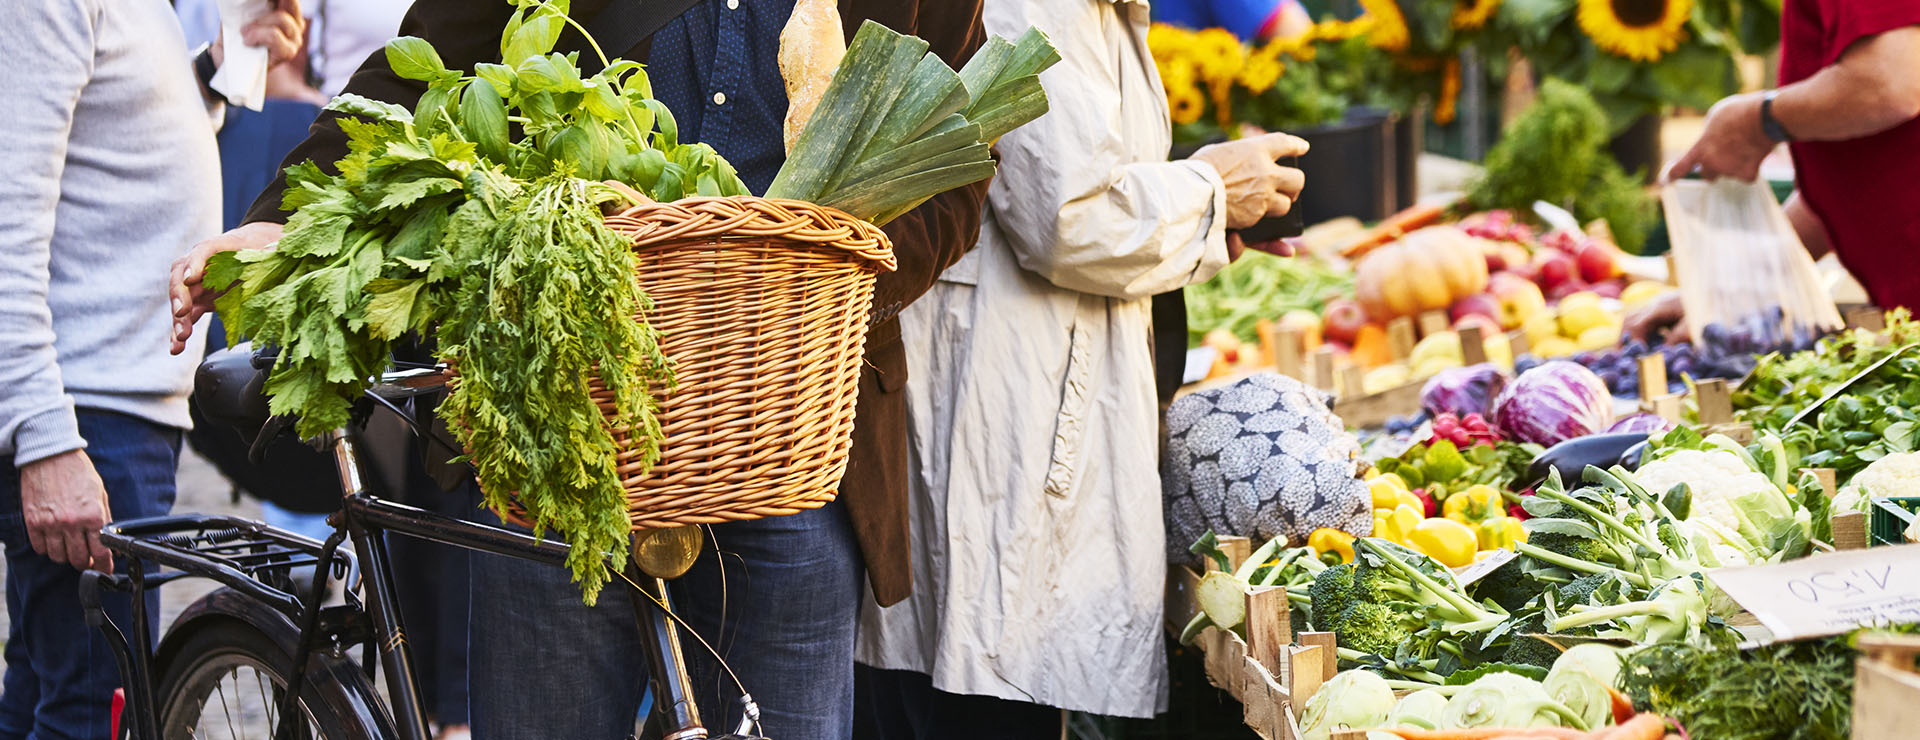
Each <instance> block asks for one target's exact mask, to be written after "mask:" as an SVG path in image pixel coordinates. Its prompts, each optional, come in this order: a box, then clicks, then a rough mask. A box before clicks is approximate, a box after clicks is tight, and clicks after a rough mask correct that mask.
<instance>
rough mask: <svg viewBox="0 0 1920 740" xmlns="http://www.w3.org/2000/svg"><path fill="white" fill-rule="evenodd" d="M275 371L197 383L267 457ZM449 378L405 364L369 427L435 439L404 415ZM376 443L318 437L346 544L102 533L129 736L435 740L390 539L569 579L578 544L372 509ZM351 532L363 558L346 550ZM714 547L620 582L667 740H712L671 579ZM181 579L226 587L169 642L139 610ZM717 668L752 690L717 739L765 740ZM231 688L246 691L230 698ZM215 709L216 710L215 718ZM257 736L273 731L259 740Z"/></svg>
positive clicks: (671, 537) (255, 356)
mask: <svg viewBox="0 0 1920 740" xmlns="http://www.w3.org/2000/svg"><path fill="white" fill-rule="evenodd" d="M272 363H273V357H272V354H271V353H268V352H253V351H251V350H249V349H247V347H246V345H240V346H238V347H235V348H232V349H228V350H223V351H221V352H218V353H215V354H213V355H210V356H209V357H208V359H207V360H206V362H204V363H202V365H201V368H200V371H199V373H198V375H197V377H196V383H195V391H194V393H195V397H196V400H198V401H199V402H200V404H201V405H202V408H204V409H205V410H206V412H207V414H208V416H209V417H210V418H212V419H214V420H215V421H217V422H221V423H228V424H232V425H234V426H236V427H238V428H240V429H242V430H243V431H245V430H249V429H258V430H260V431H259V434H258V435H256V436H255V437H254V438H253V442H252V445H253V446H252V450H253V454H254V455H255V459H256V460H257V459H258V455H259V454H260V453H261V452H262V451H263V450H264V449H265V447H266V444H267V443H268V442H270V441H271V440H272V439H273V438H275V437H277V436H278V435H280V434H283V433H285V432H286V430H287V429H288V428H289V427H290V426H291V424H290V422H289V420H288V419H285V418H279V417H270V415H269V414H268V412H267V410H266V399H265V396H264V395H263V394H262V393H261V392H260V388H261V385H262V383H263V382H264V380H265V376H266V374H267V370H268V369H269V368H271V366H272ZM444 381H445V372H444V368H443V367H440V366H433V365H419V364H412V365H408V364H402V363H396V369H395V370H394V371H391V372H389V373H387V374H386V375H384V376H383V377H382V378H381V382H380V383H379V384H377V385H375V386H374V387H373V388H371V389H369V390H368V392H367V393H366V394H365V396H364V399H363V401H362V404H361V406H360V407H358V408H356V413H355V418H356V419H359V420H362V422H364V420H365V419H366V418H367V416H368V415H370V414H371V413H374V412H376V410H384V411H390V412H392V413H395V414H399V416H400V419H401V421H402V422H404V423H405V424H406V425H407V426H408V428H410V429H411V430H412V431H413V433H414V434H423V433H424V432H423V430H422V429H421V427H420V426H419V424H418V422H417V421H416V420H415V419H414V418H413V414H412V413H410V412H409V411H407V410H405V409H403V408H402V404H403V403H406V402H408V401H410V400H411V399H414V398H416V397H418V396H422V395H425V394H428V393H435V392H438V391H439V390H440V389H441V388H443V387H444V385H445V382H444ZM363 429H364V423H361V424H358V425H349V426H348V427H346V428H341V429H336V430H334V431H332V432H330V433H328V434H326V435H324V436H323V437H322V438H321V439H320V440H318V442H319V444H321V445H323V446H324V447H325V449H328V450H331V452H332V455H333V458H334V462H335V467H336V468H337V469H338V471H339V475H340V485H341V490H342V491H343V492H344V493H345V496H344V498H343V500H342V506H341V508H340V509H339V510H338V511H336V512H335V513H334V514H333V515H331V516H330V517H329V519H328V522H329V523H330V524H332V525H333V526H334V533H333V534H332V535H331V536H330V537H328V538H327V540H326V541H325V542H316V541H314V540H312V539H310V538H307V537H303V536H301V535H297V534H294V533H291V532H287V531H284V530H280V529H275V528H274V527H271V526H268V525H266V524H264V523H261V522H257V521H252V520H248V519H244V518H240V517H233V516H212V515H201V514H185V515H175V516H166V517H155V518H148V519H139V520H131V521H125V522H118V523H114V524H111V525H108V526H107V527H106V528H105V529H103V530H102V532H101V540H102V541H103V543H104V544H105V545H106V547H107V548H108V549H110V550H112V551H113V552H114V554H115V556H116V557H115V559H116V561H117V562H118V563H119V564H120V566H119V567H118V568H116V572H115V573H114V574H111V575H109V574H105V573H101V572H99V571H88V572H86V573H85V574H83V576H82V579H81V603H82V606H83V607H84V609H85V612H86V615H87V617H86V618H87V621H88V623H89V624H90V625H91V626H94V627H96V628H98V629H100V630H102V631H103V632H104V633H105V634H106V635H107V641H108V643H109V644H110V645H111V646H112V647H113V650H114V653H115V659H116V661H118V663H119V667H120V673H121V676H122V679H123V681H122V683H123V685H124V686H125V687H126V700H127V701H126V705H125V709H124V711H123V713H122V715H121V718H122V721H121V723H120V724H121V727H120V731H119V735H118V737H119V738H123V739H125V738H130V739H131V740H185V739H186V738H203V737H228V738H242V737H261V738H274V739H275V740H316V739H324V740H430V738H431V736H430V735H429V734H428V729H427V719H426V716H425V711H424V709H423V708H422V707H421V704H420V700H419V686H418V683H417V680H416V677H415V673H414V668H413V662H412V659H411V657H410V653H409V650H408V647H407V644H406V630H405V625H404V624H402V619H401V615H400V611H399V607H398V605H397V602H396V601H395V594H394V585H393V580H392V574H391V572H390V570H389V557H388V553H387V542H386V539H385V535H386V534H387V533H396V534H401V535H405V536H410V537H415V538H419V539H422V540H425V541H428V542H435V543H440V544H445V545H452V546H456V547H461V548H466V549H469V550H476V551H482V552H488V553H493V554H497V555H504V556H508V557H515V558H521V559H525V560H532V561H536V562H541V563H546V564H549V565H552V566H554V567H563V564H564V562H565V560H566V557H567V552H568V549H569V548H568V546H567V545H566V544H564V543H560V542H555V541H552V540H547V539H541V538H535V537H532V536H529V535H527V534H523V533H520V532H516V531H512V530H508V529H503V528H500V527H493V526H488V525H485V524H477V523H473V522H467V521H462V520H459V519H455V518H452V517H448V516H444V515H441V514H436V513H433V512H428V511H423V510H421V509H417V508H414V507H411V506H406V505H403V504H399V503H395V502H392V501H387V500H383V499H381V498H379V497H377V496H375V495H372V494H371V493H370V492H369V491H368V490H367V486H366V485H365V484H364V483H363V481H362V464H361V462H360V449H361V448H360V445H359V442H360V436H361V435H360V433H359V432H360V430H363ZM349 536H351V538H352V545H353V546H352V548H351V549H348V548H346V547H344V546H343V545H344V544H345V542H346V540H347V538H348V537H349ZM702 546H703V543H702V539H701V536H700V530H699V529H698V528H696V527H680V528H677V529H665V530H650V531H647V532H642V533H638V534H636V542H635V543H634V547H633V548H632V549H633V553H634V556H633V557H631V558H629V559H628V561H627V562H626V563H624V564H622V567H620V568H617V569H615V572H617V573H620V574H622V575H623V576H625V578H624V579H620V578H616V579H615V580H616V581H621V580H624V581H625V582H626V584H627V585H628V586H630V587H632V588H633V589H634V590H635V591H636V592H638V593H639V594H641V595H644V596H645V597H646V598H644V599H641V598H634V599H632V600H631V601H632V602H633V604H634V618H635V620H636V622H637V623H638V625H639V626H640V628H641V630H642V634H643V635H646V636H647V638H646V639H645V640H643V642H644V644H645V647H646V654H647V663H648V671H649V674H650V676H649V678H650V681H651V684H650V687H651V690H652V691H653V696H654V715H653V716H652V718H651V719H652V721H653V722H655V723H657V724H656V725H655V726H656V727H658V728H660V730H661V731H660V738H661V740H695V739H696V738H707V737H708V734H707V730H706V728H705V727H704V726H703V725H702V724H701V721H700V712H699V709H698V707H697V706H695V704H694V701H693V698H692V696H693V694H692V691H691V688H690V683H691V680H690V679H689V677H688V674H687V669H686V665H685V662H684V660H683V657H682V654H681V643H680V636H679V633H680V630H681V629H686V630H687V633H688V634H690V635H693V636H694V638H695V640H696V641H697V642H698V643H699V644H700V645H702V646H703V647H705V648H706V650H708V651H709V652H713V649H712V647H711V646H709V645H706V643H705V641H704V640H700V639H699V636H698V635H697V634H694V633H693V631H692V630H691V628H688V627H687V626H686V624H685V622H683V621H681V620H680V618H679V617H678V616H677V615H675V614H674V612H673V606H672V601H671V598H670V597H669V595H668V592H667V588H666V583H667V581H668V580H670V579H672V578H675V577H678V576H679V575H681V574H683V573H685V572H686V570H687V569H688V568H689V567H691V566H692V564H693V560H694V558H695V557H697V556H698V554H699V553H700V550H701V548H702ZM609 565H610V566H611V565H612V564H609ZM150 567H151V568H152V570H151V571H150V570H149V568H150ZM307 568H312V576H311V581H310V582H309V584H308V585H309V588H307V589H305V590H304V591H303V590H302V589H300V588H299V587H298V586H299V584H298V583H296V571H300V570H304V569H307ZM184 578H206V579H210V580H212V581H214V582H217V583H219V584H220V585H221V588H219V589H217V590H215V591H214V592H212V593H210V594H208V595H207V596H206V597H204V598H201V599H199V600H198V601H195V602H194V603H193V604H191V605H189V606H188V607H187V608H186V609H185V610H184V611H183V612H182V613H181V614H180V616H179V617H178V618H176V619H175V621H174V623H173V625H172V626H171V627H170V628H168V629H167V630H166V633H165V635H164V636H163V637H161V638H160V640H159V641H158V643H157V644H156V643H155V642H154V639H153V638H154V635H153V634H151V632H152V630H151V629H150V627H149V624H150V622H149V616H150V615H149V614H148V613H147V609H146V603H145V599H144V598H143V597H144V595H145V594H146V592H147V591H148V590H149V589H157V588H159V587H161V586H163V585H165V584H167V583H171V582H173V581H176V580H180V579H184ZM332 582H337V583H339V584H341V585H342V586H343V587H342V588H341V589H340V591H341V592H342V600H343V602H344V603H340V604H334V605H330V606H329V605H325V604H324V601H325V598H324V597H325V595H326V594H328V593H329V588H328V586H329V584H330V583H332ZM103 591H115V592H120V593H125V594H128V595H129V596H130V597H131V601H132V604H133V615H132V620H131V621H132V624H131V625H128V627H129V628H130V632H131V634H130V635H129V630H124V629H122V628H121V626H120V625H117V624H114V623H113V621H112V620H110V619H108V618H107V615H106V613H105V612H104V610H102V608H101V606H100V597H101V594H102V593H103ZM303 593H304V594H309V596H303V595H302V594H303ZM354 646H359V647H360V648H361V657H360V660H359V661H357V662H356V661H355V660H354V659H353V658H352V656H351V654H350V651H351V649H352V648H353V647H354ZM376 651H377V652H378V656H377V660H376V656H375V653H376ZM713 654H714V658H715V660H720V656H719V654H718V653H717V652H714V653H713ZM720 665H721V667H722V668H723V670H724V672H725V673H726V674H727V675H728V676H731V677H732V678H733V683H734V685H735V687H737V688H739V692H740V698H739V706H740V708H741V710H742V719H741V721H740V722H739V725H738V726H737V727H736V728H734V731H733V732H732V733H731V734H727V735H721V736H717V737H714V738H711V740H765V738H761V737H759V735H758V734H757V732H758V726H759V708H758V706H757V705H756V704H755V703H754V702H753V698H752V697H751V696H750V695H749V694H747V692H746V690H745V687H744V686H743V685H741V684H740V682H739V679H738V677H737V676H733V674H732V671H731V669H727V668H726V664H725V661H724V660H721V663H720ZM296 667H299V668H300V670H295V668H296ZM376 670H377V671H378V673H379V674H380V675H382V676H384V678H385V679H386V691H385V693H384V695H383V694H382V693H381V692H379V691H376V689H375V677H376ZM228 687H232V689H233V691H232V693H233V694H234V695H235V696H234V697H233V698H231V699H230V697H229V695H228V694H229V692H228ZM248 692H252V693H248ZM242 694H246V695H245V696H242ZM216 699H217V700H218V704H219V710H220V711H219V714H215V713H214V711H213V703H214V701H215V700H216ZM243 699H244V700H246V701H245V702H242V701H241V700H243ZM255 699H257V700H258V701H257V703H253V700H255ZM236 703H238V704H239V706H238V707H236V706H234V705H235V704H236ZM220 721H224V722H225V727H224V729H222V728H220V725H219V724H218V723H219V722H220ZM255 727H264V729H262V730H259V731H249V730H251V729H252V728H255ZM222 733H224V734H222Z"/></svg>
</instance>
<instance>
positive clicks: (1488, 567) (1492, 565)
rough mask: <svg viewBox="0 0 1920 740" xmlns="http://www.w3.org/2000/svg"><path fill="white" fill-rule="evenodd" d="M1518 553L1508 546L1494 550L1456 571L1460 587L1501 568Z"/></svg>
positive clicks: (1455, 575) (1455, 574)
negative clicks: (1490, 553) (1478, 560)
mask: <svg viewBox="0 0 1920 740" xmlns="http://www.w3.org/2000/svg"><path fill="white" fill-rule="evenodd" d="M1516 555H1517V553H1515V552H1514V551H1512V550H1508V549H1506V548H1501V549H1498V550H1494V551H1493V554H1492V555H1488V556H1486V557H1484V558H1481V559H1480V562H1477V563H1474V564H1473V565H1469V566H1467V567H1465V568H1461V569H1459V570H1457V571H1454V575H1453V577H1455V578H1458V579H1460V587H1461V588H1465V587H1467V586H1468V585H1470V584H1472V583H1473V582H1474V581H1478V580H1480V579H1482V578H1485V577H1487V574H1488V573H1492V572H1494V571H1496V570H1499V569H1500V566H1502V565H1506V564H1507V561H1509V560H1512V559H1514V557H1515V556H1516Z"/></svg>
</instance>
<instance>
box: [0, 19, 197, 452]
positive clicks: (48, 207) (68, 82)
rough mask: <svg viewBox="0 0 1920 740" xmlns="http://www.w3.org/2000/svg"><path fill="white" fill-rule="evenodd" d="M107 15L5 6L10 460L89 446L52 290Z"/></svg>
mask: <svg viewBox="0 0 1920 740" xmlns="http://www.w3.org/2000/svg"><path fill="white" fill-rule="evenodd" d="M99 12H100V11H99V10H98V8H97V7H96V4H95V3H91V2H73V1H70V0H43V1H41V2H30V3H28V2H22V3H6V4H4V5H0V42H3V43H4V46H5V48H6V49H7V51H8V57H9V59H8V62H7V64H8V70H7V73H6V74H5V75H0V99H5V100H6V101H7V103H8V111H7V116H8V129H7V138H8V141H7V143H6V144H5V145H0V171H5V172H6V173H7V176H6V177H4V178H0V203H5V204H6V207H5V208H0V464H5V465H13V466H16V467H18V466H23V465H26V464H28V463H31V462H36V461H39V460H42V459H44V458H48V457H52V456H54V455H57V454H60V453H62V452H67V451H69V450H77V449H80V448H83V447H85V446H86V441H85V440H83V439H81V437H80V427H79V422H78V421H76V420H75V417H74V413H73V399H72V398H71V397H70V396H68V395H67V391H66V384H65V382H64V381H63V380H62V379H61V376H60V364H59V357H58V355H57V353H56V352H55V351H54V346H53V345H54V330H53V311H52V309H51V308H49V307H48V305H47V293H48V290H49V284H50V281H51V280H52V260H53V237H54V215H55V212H56V211H57V210H58V208H59V204H60V193H61V180H62V177H63V175H64V173H65V171H66V162H67V139H68V136H69V135H70V134H71V133H72V131H73V119H74V110H75V106H77V105H78V103H79V100H80V93H81V91H82V90H83V89H85V88H86V86H87V83H88V80H89V79H90V78H91V76H92V74H93V58H94V45H95V42H96V38H95V36H94V29H95V22H96V21H97V19H98V18H99ZM183 64H184V63H183ZM170 71H175V70H170Z"/></svg>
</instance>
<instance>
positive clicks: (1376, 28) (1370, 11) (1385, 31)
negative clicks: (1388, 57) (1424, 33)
mask: <svg viewBox="0 0 1920 740" xmlns="http://www.w3.org/2000/svg"><path fill="white" fill-rule="evenodd" d="M1360 7H1362V8H1365V9H1366V12H1367V16H1369V17H1371V18H1373V28H1372V29H1371V30H1369V31H1368V33H1367V43H1370V44H1373V45H1374V46H1375V47H1376V48H1380V49H1385V50H1387V51H1406V50H1407V44H1409V43H1411V42H1412V41H1413V35H1412V33H1411V32H1410V31H1408V30H1407V17H1406V16H1405V15H1403V14H1401V12H1400V5H1399V4H1398V3H1397V2H1395V0H1360Z"/></svg>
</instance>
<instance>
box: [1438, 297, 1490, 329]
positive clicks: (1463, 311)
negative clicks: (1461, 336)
mask: <svg viewBox="0 0 1920 740" xmlns="http://www.w3.org/2000/svg"><path fill="white" fill-rule="evenodd" d="M1447 313H1448V315H1449V316H1451V317H1452V318H1453V321H1454V323H1455V324H1458V323H1459V322H1460V320H1461V319H1463V318H1466V317H1468V316H1484V317H1486V318H1488V319H1491V320H1494V321H1499V320H1500V299H1498V298H1495V297H1493V295H1492V294H1489V293H1475V294H1473V295H1470V296H1467V297H1465V298H1462V299H1460V300H1457V301H1454V302H1453V307H1452V308H1451V309H1448V311H1447Z"/></svg>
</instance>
